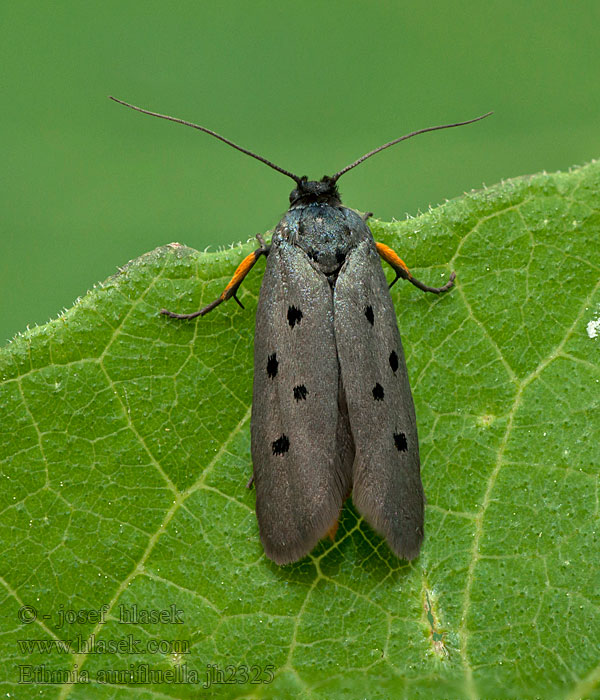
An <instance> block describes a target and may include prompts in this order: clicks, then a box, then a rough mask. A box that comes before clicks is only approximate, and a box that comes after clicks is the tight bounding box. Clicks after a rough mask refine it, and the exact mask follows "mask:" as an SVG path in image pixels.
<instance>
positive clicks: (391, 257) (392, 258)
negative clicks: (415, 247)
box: [375, 242, 456, 294]
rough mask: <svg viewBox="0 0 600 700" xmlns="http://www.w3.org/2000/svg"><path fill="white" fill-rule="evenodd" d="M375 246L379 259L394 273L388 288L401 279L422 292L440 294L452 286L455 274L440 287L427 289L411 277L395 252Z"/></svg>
mask: <svg viewBox="0 0 600 700" xmlns="http://www.w3.org/2000/svg"><path fill="white" fill-rule="evenodd" d="M375 245H376V246H377V252H378V253H379V255H380V256H381V258H383V260H385V261H386V263H388V264H389V265H390V266H391V267H392V269H393V270H394V272H395V273H396V278H395V279H394V281H393V282H392V283H391V284H390V287H393V286H394V285H395V284H396V282H397V281H398V280H399V279H403V280H408V281H409V282H410V283H411V284H414V285H415V287H418V288H419V289H421V290H422V291H424V292H432V293H433V294H440V293H441V292H447V291H448V290H449V289H450V288H451V287H452V286H453V285H454V280H455V278H456V272H453V273H452V274H451V275H450V278H449V280H448V281H447V282H446V284H444V285H443V286H442V287H429V286H427V285H426V284H423V282H420V281H419V280H418V279H416V278H415V277H413V276H412V274H411V272H410V270H409V269H408V267H407V266H406V263H405V262H404V260H402V259H401V258H400V257H398V254H397V253H396V251H394V250H392V249H391V248H390V247H389V246H387V245H384V244H383V243H377V242H376V243H375Z"/></svg>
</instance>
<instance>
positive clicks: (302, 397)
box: [294, 384, 308, 401]
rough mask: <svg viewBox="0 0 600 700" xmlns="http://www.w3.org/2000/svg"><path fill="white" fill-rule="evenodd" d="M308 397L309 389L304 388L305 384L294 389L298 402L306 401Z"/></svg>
mask: <svg viewBox="0 0 600 700" xmlns="http://www.w3.org/2000/svg"><path fill="white" fill-rule="evenodd" d="M307 396H308V389H307V388H306V387H305V386H304V384H300V385H299V386H295V387H294V398H295V399H296V401H306V397H307Z"/></svg>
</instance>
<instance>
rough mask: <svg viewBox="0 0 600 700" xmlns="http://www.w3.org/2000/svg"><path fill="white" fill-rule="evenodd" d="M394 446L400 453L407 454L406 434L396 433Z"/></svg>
mask: <svg viewBox="0 0 600 700" xmlns="http://www.w3.org/2000/svg"><path fill="white" fill-rule="evenodd" d="M394 445H396V449H397V450H398V452H406V450H407V449H408V443H407V442H406V435H405V434H404V433H394Z"/></svg>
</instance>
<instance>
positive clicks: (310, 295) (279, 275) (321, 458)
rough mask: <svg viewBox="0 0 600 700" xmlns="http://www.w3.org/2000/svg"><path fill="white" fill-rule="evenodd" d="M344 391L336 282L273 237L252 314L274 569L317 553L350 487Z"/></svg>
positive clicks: (260, 512) (257, 465)
mask: <svg viewBox="0 0 600 700" xmlns="http://www.w3.org/2000/svg"><path fill="white" fill-rule="evenodd" d="M338 393H339V366H338V360H337V353H336V344H335V336H334V330H333V296H332V290H331V286H330V285H329V283H328V281H327V278H326V277H325V276H324V275H323V274H322V273H320V272H318V271H317V270H315V269H314V268H313V267H312V265H311V264H310V262H309V259H308V257H307V256H306V254H305V253H304V252H303V251H302V250H301V249H299V248H297V247H295V246H293V245H291V244H289V243H288V242H286V241H281V240H276V241H275V242H274V243H273V245H272V246H271V250H270V252H269V255H268V258H267V266H266V271H265V275H264V278H263V282H262V287H261V292H260V298H259V302H258V309H257V313H256V331H255V339H254V389H253V405H252V426H251V432H252V460H253V465H254V467H253V468H254V484H255V487H256V514H257V517H258V524H259V530H260V537H261V540H262V543H263V546H264V549H265V552H266V554H267V556H268V557H269V558H270V559H273V560H274V561H275V562H277V563H278V564H286V563H289V562H292V561H297V560H298V559H301V558H302V557H303V556H305V555H306V554H308V552H310V551H311V549H313V547H314V546H315V544H316V543H317V542H318V540H319V539H321V538H322V537H324V536H325V535H326V534H327V532H328V531H329V530H330V529H331V528H332V527H333V526H334V525H335V524H336V522H337V518H338V516H339V513H340V510H341V507H342V503H343V500H344V498H345V497H346V496H347V495H348V493H349V491H350V483H351V465H352V455H353V453H352V442H351V438H350V434H349V426H348V422H347V415H345V414H344V412H343V411H340V410H339V408H338Z"/></svg>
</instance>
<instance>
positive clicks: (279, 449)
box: [271, 435, 290, 455]
mask: <svg viewBox="0 0 600 700" xmlns="http://www.w3.org/2000/svg"><path fill="white" fill-rule="evenodd" d="M271 447H272V448H273V454H274V455H283V454H285V453H286V452H287V451H288V450H289V449H290V440H289V438H288V436H287V435H282V436H281V437H278V438H277V440H274V441H273V443H272V445H271Z"/></svg>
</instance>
